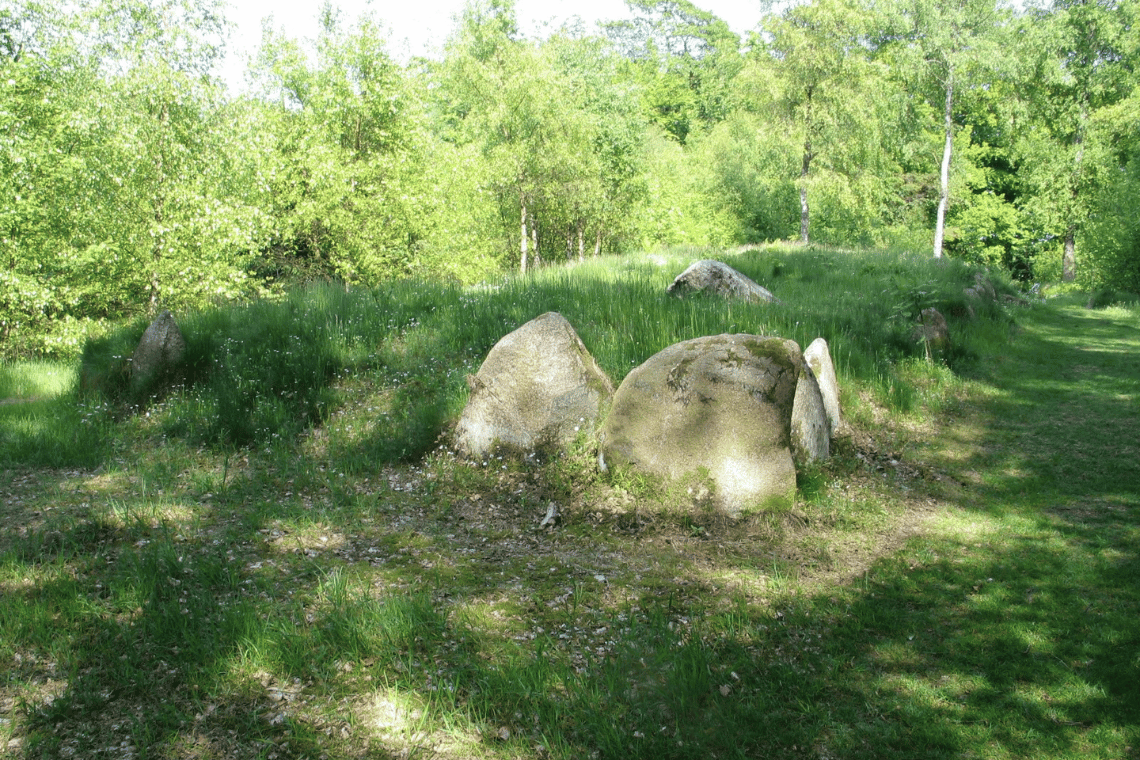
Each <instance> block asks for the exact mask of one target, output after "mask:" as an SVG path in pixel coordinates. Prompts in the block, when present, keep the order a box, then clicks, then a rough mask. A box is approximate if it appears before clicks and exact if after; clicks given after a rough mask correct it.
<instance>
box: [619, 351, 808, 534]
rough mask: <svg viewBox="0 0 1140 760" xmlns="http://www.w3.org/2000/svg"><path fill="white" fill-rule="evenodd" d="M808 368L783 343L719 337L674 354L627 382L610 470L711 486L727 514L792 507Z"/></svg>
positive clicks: (621, 397) (637, 371)
mask: <svg viewBox="0 0 1140 760" xmlns="http://www.w3.org/2000/svg"><path fill="white" fill-rule="evenodd" d="M802 367H803V358H802V356H801V354H800V349H799V346H797V345H796V344H795V343H794V342H793V341H790V340H782V339H780V338H764V337H759V336H756V335H717V336H710V337H705V338H696V339H693V340H688V341H685V342H683V343H678V344H676V345H674V346H670V347H669V348H666V349H665V350H663V351H661V352H660V353H658V354H656V355H654V356H652V357H650V358H649V359H648V360H647V361H646V362H645V363H644V364H642V365H641V366H640V367H637V368H636V369H634V370H633V371H632V372H630V373H629V375H627V376H626V378H625V380H624V381H623V382H622V384H621V386H620V387H619V388H618V391H617V393H616V394H614V403H613V407H612V409H611V410H610V414H609V417H608V418H607V420H606V423H605V426H604V428H603V441H602V462H603V465H606V466H609V465H615V466H627V467H630V468H633V469H635V470H640V471H643V472H647V473H649V474H652V475H656V476H659V477H663V478H665V479H667V480H677V479H684V478H686V477H691V476H694V475H696V476H707V477H708V478H709V479H710V480H711V481H712V483H713V485H714V493H713V501H714V504H715V506H716V507H717V508H718V509H719V510H720V511H722V512H724V513H726V514H728V515H731V516H737V515H740V514H742V513H746V512H751V511H757V510H765V509H769V510H770V509H781V508H786V507H788V506H790V505H791V503H792V500H793V499H794V497H795V490H796V470H795V465H794V463H793V461H792V454H791V449H790V445H791V420H792V406H793V401H794V398H795V394H796V383H797V381H798V379H799V377H800V374H801V371H802Z"/></svg>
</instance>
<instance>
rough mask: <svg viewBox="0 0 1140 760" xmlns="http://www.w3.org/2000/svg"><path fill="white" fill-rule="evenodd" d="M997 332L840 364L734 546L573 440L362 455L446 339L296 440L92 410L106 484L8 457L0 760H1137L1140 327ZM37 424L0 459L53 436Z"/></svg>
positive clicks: (393, 345)
mask: <svg viewBox="0 0 1140 760" xmlns="http://www.w3.org/2000/svg"><path fill="white" fill-rule="evenodd" d="M765 266H766V265H765ZM805 271H806V270H805ZM892 276H895V275H894V274H892ZM804 279H805V280H806V279H809V278H807V277H805V278H804ZM902 291H907V288H906V287H905V286H904V287H902V288H901V291H900V292H902ZM559 292H562V291H559ZM907 292H909V291H907ZM915 292H918V291H917V290H916V291H915ZM558 297H559V298H569V296H566V295H559V296H558ZM425 298H426V296H425ZM448 298H450V296H448ZM536 298H539V297H537V296H536ZM852 298H853V299H854V297H852ZM427 300H429V301H430V300H431V299H430V298H427ZM855 300H857V299H855ZM853 302H854V300H853ZM429 305H430V304H429ZM435 305H436V306H438V307H439V308H440V309H444V308H450V307H447V306H446V304H445V303H444V302H443V301H439V302H437V303H435ZM547 305H548V304H546V303H545V302H541V299H540V298H539V301H538V302H535V303H533V304H532V306H533V307H534V308H535V309H544V307H546V306H547ZM916 305H921V304H916ZM459 306H460V307H461V306H462V304H459ZM619 306H620V304H618V303H616V302H615V301H614V300H612V299H611V301H610V302H609V303H607V304H605V308H607V309H610V310H614V309H617V308H619ZM466 308H469V309H474V310H475V311H477V312H478V313H483V314H494V315H496V319H500V320H504V321H510V319H507V318H505V317H504V316H503V310H504V309H505V307H504V306H502V304H501V303H498V302H487V303H482V304H481V305H469V306H468V307H466ZM579 308H581V309H582V310H583V311H582V313H581V314H580V315H579V317H578V318H577V320H576V321H577V322H580V323H584V325H585V326H584V327H583V328H582V332H583V335H584V340H585V341H586V343H587V345H588V346H591V345H592V344H593V343H595V342H600V341H603V336H604V335H605V334H606V328H605V324H604V321H603V320H602V318H601V317H598V318H597V320H596V321H592V322H591V320H590V319H589V316H588V314H589V312H588V310H587V309H588V304H584V303H583V305H581V306H580V307H579ZM654 308H659V309H662V310H665V309H667V308H668V303H666V304H665V305H658V306H655V307H654ZM685 308H686V309H689V308H692V309H694V310H695V309H697V308H698V307H688V306H686V307H685ZM699 308H700V309H710V310H711V309H716V308H724V307H723V306H718V305H717V304H704V305H701V306H700V307H699ZM795 308H796V307H794V305H793V306H791V307H789V310H788V311H786V312H783V313H780V314H778V315H777V316H776V317H774V318H778V319H779V320H790V321H789V322H788V324H791V323H792V322H794V321H795V319H794V317H795V314H794V309H795ZM752 313H753V312H751V311H747V312H737V318H740V315H741V314H744V315H748V316H750V315H752ZM1003 313H1004V312H1003ZM789 315H790V316H789ZM531 316H533V315H531ZM627 316H628V315H627ZM999 316H1000V315H999ZM1008 317H1010V318H1003V319H995V320H993V321H991V322H985V323H982V324H980V325H974V326H973V327H971V326H970V323H967V322H962V323H960V324H959V329H961V330H963V331H964V332H966V333H968V331H969V330H975V331H978V332H979V333H985V334H984V335H983V336H981V337H978V336H977V335H974V336H971V335H969V334H965V335H964V337H962V338H961V339H960V340H961V341H962V343H961V344H960V345H962V346H965V349H968V350H965V349H964V350H962V351H961V352H959V353H958V354H956V355H955V356H954V357H952V359H953V362H952V365H951V366H952V367H953V370H952V369H951V368H948V367H946V366H943V365H937V364H936V365H927V364H925V363H924V362H923V361H921V359H918V358H914V357H913V356H912V357H911V358H902V359H900V360H898V361H896V362H895V363H893V364H891V365H890V366H891V368H892V369H891V372H892V373H893V374H882V373H883V369H882V366H883V365H879V364H876V363H875V362H876V361H878V360H877V359H875V360H872V359H866V358H860V357H862V356H865V354H866V352H860V351H861V350H856V349H855V348H852V349H851V356H852V357H854V358H853V359H851V360H850V361H849V362H848V364H847V366H846V369H845V370H843V371H844V372H845V373H846V380H847V382H848V387H847V390H846V391H845V402H846V403H847V405H848V406H847V411H848V413H849V418H850V419H851V420H852V421H853V423H854V425H853V428H854V429H853V433H852V435H851V436H850V437H848V438H845V439H843V440H842V441H840V443H839V446H838V451H837V454H836V456H835V457H834V458H833V460H832V461H831V462H830V463H829V464H828V465H827V466H826V467H823V468H820V469H819V470H818V471H814V472H812V473H807V474H806V475H805V477H804V478H803V482H802V484H801V486H802V498H801V500H800V501H799V503H797V505H796V507H795V509H794V510H793V512H792V513H790V514H785V515H770V516H763V517H759V518H752V519H749V520H745V521H741V522H738V523H730V522H727V521H724V520H717V519H711V518H710V519H707V520H694V519H686V518H680V517H668V516H662V515H660V514H657V513H656V512H655V511H654V509H653V508H652V507H653V504H652V502H653V501H654V500H659V499H662V498H675V497H676V494H668V493H665V494H663V493H661V492H659V491H658V490H656V489H654V488H653V487H652V485H650V484H646V483H642V482H638V481H636V480H629V479H620V478H619V479H613V478H607V477H603V476H601V475H599V474H598V473H596V472H595V471H594V470H593V468H592V465H591V462H592V454H591V452H590V450H589V449H588V447H583V448H582V449H581V450H576V451H574V452H571V453H570V454H568V455H567V456H565V457H563V458H558V459H553V460H550V461H547V462H544V463H542V464H540V465H527V464H520V463H517V462H510V461H501V460H489V461H488V462H485V463H484V462H478V463H462V462H459V461H457V460H455V458H454V457H453V456H452V455H451V454H450V453H449V452H448V451H447V450H446V447H441V446H439V445H438V444H437V445H435V446H434V447H433V448H432V449H431V450H430V451H429V452H428V453H427V454H426V455H425V456H423V457H422V458H417V459H414V460H413V461H411V462H401V461H400V458H399V457H398V456H393V457H389V458H383V457H377V456H375V455H374V453H375V452H377V451H389V450H393V447H397V448H398V445H399V444H398V443H392V442H391V441H387V442H382V441H378V437H380V436H388V435H391V434H392V433H393V431H398V430H399V429H400V427H399V424H402V423H398V421H393V419H392V416H393V414H394V413H395V411H396V407H395V406H393V399H395V398H398V397H399V394H401V393H403V394H413V393H414V391H415V388H420V389H421V392H423V390H422V389H425V388H426V389H428V390H429V391H430V390H431V389H432V388H436V387H438V386H439V385H440V384H441V382H442V381H441V380H439V379H436V380H434V381H432V380H430V378H425V379H422V380H421V379H417V378H416V377H415V376H412V377H408V376H406V375H400V377H399V378H398V382H399V384H397V385H393V382H395V381H394V380H393V377H394V376H395V375H396V374H397V370H398V371H399V372H404V371H405V369H406V367H398V366H397V365H396V363H395V362H396V359H398V358H399V357H401V356H414V355H415V351H416V350H418V349H417V347H416V346H417V345H418V344H417V341H419V340H424V341H428V340H429V339H430V340H441V341H442V340H445V338H441V337H440V335H441V334H442V331H443V329H444V328H443V327H441V326H440V325H436V324H433V323H432V322H431V321H430V318H429V317H427V316H425V318H424V319H423V320H422V322H417V323H418V324H421V325H422V329H430V330H431V332H430V333H428V334H425V335H420V337H419V338H417V337H416V335H418V333H416V332H415V330H414V329H412V327H409V324H410V322H411V321H412V318H411V317H410V315H401V316H400V325H399V327H400V330H399V333H398V335H399V340H397V339H396V338H385V340H384V342H382V343H378V344H375V345H372V346H371V347H369V346H367V345H365V344H366V343H367V341H362V342H360V343H357V344H354V346H355V347H354V348H352V350H353V351H357V352H358V353H360V354H362V355H364V354H367V355H377V356H380V355H382V356H384V357H386V359H385V361H386V362H388V363H387V364H385V365H384V366H383V367H382V366H380V365H379V364H375V365H369V364H368V362H369V361H372V360H371V359H363V360H360V361H359V362H358V363H357V364H356V365H353V366H355V367H356V368H357V369H358V370H359V371H357V372H354V373H345V372H344V371H343V369H336V370H335V371H334V372H333V380H332V381H331V384H330V385H329V386H328V388H325V389H322V391H321V393H322V394H324V395H322V396H321V398H322V399H325V400H326V401H327V402H328V403H329V405H330V406H329V409H328V410H326V411H325V412H323V413H322V414H321V415H318V419H319V424H316V425H314V426H312V427H309V428H306V429H304V430H303V431H302V432H301V433H299V434H295V435H294V437H292V438H290V439H289V440H285V438H284V436H282V438H281V439H280V440H275V441H260V442H258V443H256V444H255V445H251V446H243V447H233V446H227V445H219V444H217V443H216V442H211V441H210V440H209V439H205V438H202V437H195V436H194V435H191V434H183V432H181V431H182V429H181V428H179V427H178V426H177V425H174V424H172V423H171V422H170V420H171V416H170V415H173V414H175V413H177V414H182V415H184V414H185V409H186V408H187V407H188V406H189V405H191V404H192V403H201V404H205V403H206V401H203V400H202V399H201V398H199V399H197V400H195V399H192V398H190V397H189V396H186V397H181V398H175V399H174V400H172V401H167V402H165V405H159V406H155V407H153V408H151V409H150V410H149V411H150V415H149V416H147V415H146V414H145V413H143V414H139V415H133V416H125V417H124V416H119V417H99V419H100V420H101V421H100V422H98V423H97V425H98V426H101V427H99V432H98V435H97V436H95V437H93V438H92V439H91V441H90V443H89V446H90V448H92V449H93V450H95V451H96V454H97V456H96V464H93V465H91V466H82V465H81V464H77V463H76V462H75V460H74V459H72V460H70V463H69V464H67V465H66V466H46V465H41V466H37V467H29V466H27V465H20V464H19V463H18V461H15V460H18V459H19V457H17V456H15V455H9V456H7V457H6V459H5V461H15V463H13V464H12V465H11V467H10V469H8V470H6V471H4V472H3V473H0V526H2V529H0V673H2V674H3V675H2V678H0V756H3V753H4V751H5V750H4V748H5V747H7V753H8V755H10V756H13V757H19V758H25V757H26V758H40V757H52V758H54V757H128V756H129V757H138V758H187V759H189V758H201V759H205V758H218V759H219V760H220V759H221V758H230V757H239V758H247V757H248V758H320V757H327V758H346V759H347V758H395V757H401V758H403V757H423V758H466V757H487V758H536V759H537V758H552V757H553V758H579V757H583V758H584V757H598V758H637V757H646V758H655V759H660V758H689V757H691V758H711V757H718V758H731V757H738V758H777V757H778V758H861V757H862V758H889V757H897V758H994V759H996V758H1026V757H1033V758H1074V760H1075V759H1076V758H1081V759H1082V760H1083V759H1084V758H1100V757H1103V758H1128V757H1140V622H1138V621H1140V555H1138V551H1140V449H1138V444H1137V431H1140V314H1138V312H1137V310H1136V309H1135V308H1132V309H1125V308H1121V307H1114V308H1109V309H1104V310H1085V309H1083V308H1081V307H1080V306H1078V305H1077V303H1076V301H1072V302H1070V301H1067V300H1064V299H1058V300H1055V301H1050V302H1049V303H1048V304H1038V305H1033V306H1011V307H1009V312H1008ZM625 318H626V317H624V316H623V317H622V319H623V320H624V319H625ZM203 319H205V317H203ZM631 319H632V318H631ZM686 319H690V320H692V321H700V320H706V319H707V320H710V321H712V320H713V317H712V316H710V315H705V314H704V313H703V312H698V311H693V312H691V313H687V316H686ZM828 319H829V320H831V319H835V320H839V319H840V316H838V315H832V316H829V317H828ZM864 321H865V322H866V323H867V324H870V323H871V322H872V321H873V320H872V319H871V318H870V317H867V318H866V319H865V320H864ZM828 324H832V323H831V322H828ZM836 324H838V322H836ZM455 329H458V328H455ZM464 329H468V330H469V328H464ZM631 329H632V328H631ZM653 329H654V330H662V331H663V330H664V328H661V327H660V326H654V328H653ZM849 329H853V327H851V326H849ZM798 337H802V336H798ZM661 339H662V340H666V339H668V340H672V339H673V336H672V335H663V336H662V337H661ZM446 340H452V338H446ZM480 340H484V341H485V340H486V338H480ZM433 350H434V349H433ZM481 350H485V347H483V348H481ZM643 350H650V349H649V347H648V346H647V347H646V348H644V349H643ZM607 351H608V353H606V354H605V355H606V356H608V357H609V358H608V359H606V362H607V363H608V364H609V365H610V366H611V367H613V366H616V365H619V364H622V363H625V362H627V361H628V360H627V359H624V358H620V354H619V353H618V352H617V349H616V348H613V347H611V348H609V349H607ZM459 361H461V362H468V361H470V357H469V356H466V355H464V356H463V357H461V359H460V360H459ZM407 366H410V365H407ZM457 366H458V365H457ZM384 367H387V368H388V369H384ZM392 367H396V369H392ZM860 367H863V368H864V369H866V372H865V374H863V375H860V374H859V372H860V371H861V369H860ZM5 371H9V370H5ZM433 371H434V370H433ZM448 372H451V373H453V374H454V370H452V369H448V370H446V372H444V373H443V376H444V378H445V380H446V378H449V377H450V375H449V374H447V373H448ZM611 372H614V370H613V369H611ZM615 374H616V373H615ZM416 382H419V383H421V384H420V385H418V386H414V384H415V383H416ZM446 382H450V380H446ZM409 383H411V384H413V386H414V387H412V388H408V384H409ZM39 393H40V392H27V393H26V395H39ZM52 393H55V392H46V393H44V395H45V396H48V395H52ZM406 397H410V395H409V396H406ZM203 398H204V397H203ZM66 401H67V395H66V394H65V393H64V394H62V395H59V396H57V401H55V402H52V401H50V399H45V401H44V402H42V403H46V404H59V406H48V407H44V410H43V414H44V415H46V416H45V417H44V423H43V424H44V426H45V429H46V430H48V431H49V433H50V435H57V434H58V435H64V437H66V434H65V433H61V432H60V431H66V429H67V426H66V425H64V424H63V423H61V422H60V421H59V420H60V419H61V418H59V417H58V416H56V417H52V415H53V414H57V415H58V414H62V413H63V412H62V411H58V410H62V409H65V408H66V403H65V402H66ZM449 403H450V402H449ZM179 405H182V406H181V407H179ZM15 406H16V405H10V407H11V408H14V407H15ZM444 406H445V407H446V406H447V405H446V404H444ZM175 407H178V408H177V409H176V408H175ZM448 408H449V407H448ZM52 409H56V410H57V411H56V412H52V411H50V410H52ZM172 410H173V411H172ZM3 413H4V410H3V409H0V414H3ZM87 413H89V414H95V412H90V411H89V412H87ZM12 414H15V413H12ZM21 415H22V416H20V418H19V419H20V420H22V421H21V422H20V423H19V425H17V424H16V423H14V422H12V420H14V419H15V417H14V416H0V431H2V432H3V434H4V435H6V436H8V438H7V439H6V440H7V441H8V442H9V443H11V442H13V441H23V442H24V443H22V444H21V445H28V446H32V445H33V444H34V443H35V441H40V442H41V443H42V442H43V441H45V440H49V439H50V436H49V437H48V438H45V437H43V436H44V435H48V434H46V433H35V432H34V431H33V432H28V431H27V430H24V428H21V427H20V425H27V424H30V423H29V422H27V420H29V419H35V415H28V414H24V413H21ZM95 416H98V415H97V414H96V415H95ZM180 419H183V418H180ZM21 430H24V432H20V431H21ZM53 430H54V431H55V432H51V431H53ZM37 435H38V436H40V437H39V438H37ZM76 440H77V441H78V439H76ZM81 443H82V441H78V442H77V443H75V445H80V444H81ZM20 456H23V457H26V459H27V461H38V462H42V460H41V459H37V458H36V456H35V452H33V451H29V452H27V453H26V454H20ZM550 501H556V502H558V503H559V504H560V506H561V508H562V514H563V521H562V523H561V524H560V525H559V526H558V527H557V528H555V529H554V530H552V531H546V530H539V529H538V528H537V526H538V522H539V521H540V520H541V519H542V517H543V515H544V514H545V512H546V506H547V504H548V503H549V502H550Z"/></svg>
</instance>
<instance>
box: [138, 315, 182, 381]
mask: <svg viewBox="0 0 1140 760" xmlns="http://www.w3.org/2000/svg"><path fill="white" fill-rule="evenodd" d="M185 353H186V339H185V338H183V337H182V331H181V330H180V329H178V323H177V322H175V321H174V317H173V315H171V313H170V312H169V311H164V312H162V313H161V314H159V315H158V316H157V317H155V319H154V321H153V322H151V323H150V325H149V326H148V327H147V328H146V330H145V331H144V332H143V335H142V338H141V339H140V340H139V345H138V347H137V348H135V351H134V353H133V354H131V364H130V367H131V370H130V372H131V386H132V387H134V388H135V389H143V388H145V387H146V386H148V385H149V384H150V383H152V382H153V381H154V380H155V379H156V378H158V377H160V376H161V375H163V374H166V373H169V372H171V371H173V370H174V369H175V368H176V367H177V366H178V364H179V363H180V362H181V361H182V357H183V355H184V354H185Z"/></svg>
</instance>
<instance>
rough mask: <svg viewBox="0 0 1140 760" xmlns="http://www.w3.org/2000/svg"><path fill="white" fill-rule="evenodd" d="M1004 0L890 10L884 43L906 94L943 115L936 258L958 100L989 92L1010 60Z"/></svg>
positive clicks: (910, 0)
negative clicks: (966, 93) (975, 91)
mask: <svg viewBox="0 0 1140 760" xmlns="http://www.w3.org/2000/svg"><path fill="white" fill-rule="evenodd" d="M999 3H1000V0H996V2H995V0H899V1H898V2H896V3H893V4H890V5H888V6H886V15H885V16H884V17H881V18H882V21H883V26H884V28H883V30H882V37H881V42H882V43H883V51H884V54H885V59H886V60H888V61H889V62H890V63H891V65H892V68H893V70H894V72H895V75H896V76H898V77H899V78H900V79H901V80H902V82H903V83H904V86H905V87H906V89H908V90H909V91H912V92H920V93H922V94H923V96H924V97H925V98H926V100H927V102H928V104H929V105H930V107H931V110H932V111H933V112H935V113H937V114H938V116H939V121H940V123H941V132H942V151H941V160H940V162H939V172H938V176H939V194H938V205H937V209H936V214H935V226H934V246H933V250H934V256H935V257H936V258H937V257H941V256H942V253H943V241H944V238H945V230H946V218H947V211H948V209H949V206H950V197H951V178H952V173H953V166H952V165H953V162H954V158H955V153H954V141H955V136H956V133H957V132H958V131H959V126H958V125H957V124H956V122H955V107H956V103H957V99H958V98H960V97H961V93H962V91H963V90H964V89H966V88H976V87H986V86H988V85H989V84H990V83H991V82H992V81H993V80H994V79H995V78H997V76H998V73H997V72H998V70H999V69H1000V68H1001V67H1002V66H1003V65H1004V63H1005V61H1006V57H1005V56H1004V55H1003V51H1004V50H1005V49H1006V48H1005V46H1004V45H1003V41H1002V34H1003V32H1004V31H1005V30H1006V29H1007V26H1008V20H1009V11H1008V10H1007V9H1006V8H1004V7H1003V6H1001V5H1000V4H999Z"/></svg>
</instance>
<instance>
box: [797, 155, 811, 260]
mask: <svg viewBox="0 0 1140 760" xmlns="http://www.w3.org/2000/svg"><path fill="white" fill-rule="evenodd" d="M810 168H811V141H810V140H805V141H804V164H803V168H802V169H801V170H800V242H801V243H803V244H804V245H807V244H808V237H809V232H810V228H811V207H810V206H809V205H808V191H807V176H808V170H809V169H810Z"/></svg>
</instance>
